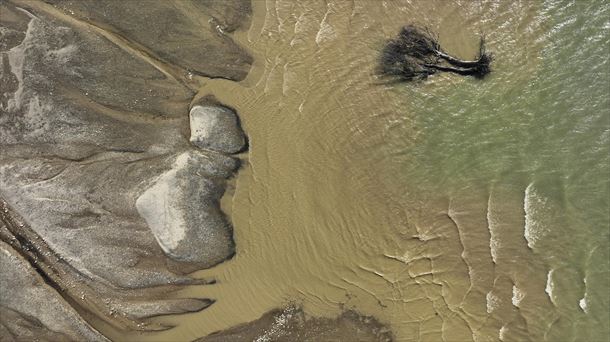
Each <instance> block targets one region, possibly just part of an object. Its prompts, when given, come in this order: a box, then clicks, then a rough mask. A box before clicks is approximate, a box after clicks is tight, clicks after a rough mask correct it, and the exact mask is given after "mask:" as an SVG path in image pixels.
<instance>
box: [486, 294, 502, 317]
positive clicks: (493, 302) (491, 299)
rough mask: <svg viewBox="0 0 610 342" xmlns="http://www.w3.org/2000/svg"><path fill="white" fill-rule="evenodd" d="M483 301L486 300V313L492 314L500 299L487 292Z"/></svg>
mask: <svg viewBox="0 0 610 342" xmlns="http://www.w3.org/2000/svg"><path fill="white" fill-rule="evenodd" d="M485 299H486V300H487V313H492V312H493V311H494V310H495V309H496V308H498V306H499V305H500V298H498V296H496V295H495V294H493V293H492V292H491V291H489V292H487V295H486V296H485Z"/></svg>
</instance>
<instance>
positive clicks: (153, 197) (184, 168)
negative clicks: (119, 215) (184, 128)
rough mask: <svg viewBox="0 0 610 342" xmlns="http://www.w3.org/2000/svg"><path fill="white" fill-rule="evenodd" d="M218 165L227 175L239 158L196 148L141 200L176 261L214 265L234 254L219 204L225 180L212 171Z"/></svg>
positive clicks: (142, 208) (146, 216)
mask: <svg viewBox="0 0 610 342" xmlns="http://www.w3.org/2000/svg"><path fill="white" fill-rule="evenodd" d="M219 165H224V166H226V167H227V168H226V169H225V170H222V171H225V173H226V174H228V173H229V172H230V170H232V169H233V168H234V167H235V162H234V161H233V159H231V158H229V157H224V156H220V155H216V156H215V155H206V154H202V153H200V152H197V151H189V152H185V153H182V154H180V155H179V156H178V157H177V158H176V159H175V162H174V164H173V166H172V169H171V170H169V171H167V172H165V173H164V174H162V175H161V176H160V177H159V178H158V179H157V180H156V181H155V183H154V184H153V185H152V186H151V187H150V188H148V189H147V190H146V191H144V193H142V195H141V196H140V197H139V198H138V199H137V201H136V207H137V209H138V212H139V213H140V215H141V216H142V217H143V218H144V219H145V220H146V222H147V224H148V226H149V227H150V229H151V231H152V232H153V234H154V235H155V238H156V240H157V242H158V243H159V245H160V246H161V248H162V249H163V251H164V252H165V253H166V254H167V255H169V256H170V257H172V258H174V259H176V260H179V261H188V262H196V263H199V264H203V265H205V266H208V267H209V266H211V265H214V264H216V263H219V262H221V261H223V260H225V259H227V258H229V257H230V256H232V255H233V253H234V247H233V240H232V234H231V233H232V231H231V228H230V226H229V224H228V222H227V221H226V219H225V217H224V215H223V213H222V212H221V211H220V208H219V205H218V201H219V200H220V197H221V196H222V194H223V193H224V184H223V182H220V181H219V180H218V178H217V177H218V173H219V172H218V171H219V170H212V168H217V167H218V166H219ZM222 171H221V172H222Z"/></svg>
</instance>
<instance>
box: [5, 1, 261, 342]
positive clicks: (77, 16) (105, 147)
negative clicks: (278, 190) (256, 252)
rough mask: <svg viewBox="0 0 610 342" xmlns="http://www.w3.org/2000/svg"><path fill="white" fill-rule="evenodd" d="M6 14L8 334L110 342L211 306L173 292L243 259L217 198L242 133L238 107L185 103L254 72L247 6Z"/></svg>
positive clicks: (34, 8) (66, 4)
mask: <svg viewBox="0 0 610 342" xmlns="http://www.w3.org/2000/svg"><path fill="white" fill-rule="evenodd" d="M174 5H176V6H174ZM0 14H1V25H0V26H1V30H2V33H3V37H2V44H1V46H0V48H1V51H0V56H1V59H2V63H1V65H2V69H1V70H0V71H1V73H0V76H1V77H0V78H1V79H2V89H1V92H2V103H1V108H0V109H1V112H0V150H1V151H2V152H1V153H0V209H1V210H2V213H1V214H0V228H1V230H0V233H1V234H0V236H1V237H2V244H1V245H0V248H1V249H2V252H3V253H2V254H1V255H2V260H1V261H2V263H1V268H0V269H1V272H2V283H1V289H0V305H1V307H2V312H3V314H2V315H1V323H2V325H1V328H2V330H1V334H2V339H3V340H4V339H5V338H6V339H7V340H13V339H15V340H23V339H32V338H41V339H64V340H106V337H104V335H108V336H115V337H116V336H121V334H123V333H126V332H129V331H141V332H150V331H155V330H159V329H161V330H163V329H167V328H169V327H170V326H168V325H163V324H154V323H150V322H149V321H148V320H147V319H148V318H150V317H155V316H159V315H167V314H180V313H186V312H193V311H199V310H202V309H205V308H207V307H208V306H210V305H211V304H212V303H213V302H214V300H212V299H209V298H175V297H172V296H171V294H172V293H174V292H175V291H177V290H178V289H180V288H183V287H184V286H187V285H194V284H200V285H201V284H206V283H209V282H213V279H196V278H192V277H190V276H189V275H188V273H190V272H192V271H194V270H197V269H201V268H208V267H211V266H213V265H216V264H218V263H220V262H223V261H224V260H226V259H228V258H231V257H232V256H233V255H234V253H235V246H234V243H233V238H232V227H231V225H230V223H229V221H228V220H227V218H226V217H225V215H224V214H223V213H222V211H221V210H220V206H219V199H220V197H221V196H222V195H223V193H224V191H225V183H226V180H227V179H229V178H231V177H233V176H234V174H235V172H236V171H237V169H238V167H239V160H238V158H236V156H234V154H235V153H236V152H238V151H242V150H243V148H244V147H245V141H246V138H245V134H244V132H243V131H242V130H241V128H240V127H239V119H238V118H237V113H235V112H234V111H231V110H229V109H227V108H225V107H224V106H223V105H222V104H219V103H213V104H210V103H208V104H205V103H199V104H198V105H197V104H195V103H191V102H192V100H193V98H194V96H195V94H196V93H197V89H198V88H199V87H200V86H201V84H203V83H204V82H206V80H207V79H209V78H211V77H213V78H226V79H228V80H233V81H239V80H241V79H243V78H244V77H245V76H246V75H247V73H248V71H249V69H250V65H251V62H252V58H251V57H250V55H248V54H247V53H246V52H245V51H244V50H243V49H242V48H241V47H240V46H239V45H237V44H236V43H234V42H233V40H232V39H231V36H230V33H231V32H233V31H234V30H237V29H240V28H241V27H242V25H247V23H248V18H249V15H250V4H249V2H246V1H229V2H223V3H222V4H221V3H218V2H193V3H186V2H180V1H178V2H176V3H172V2H157V3H155V6H151V7H150V6H141V3H140V2H134V1H131V2H130V1H128V2H121V3H119V2H112V1H77V2H72V1H50V2H42V1H41V2H36V1H8V2H4V1H3V2H2V3H1V4H0ZM201 105H205V106H206V107H201ZM209 112H212V114H213V115H208V116H206V115H205V114H206V113H209ZM193 113H196V114H197V115H193ZM189 114H190V115H189ZM193 125H196V126H197V127H196V128H197V129H198V130H199V131H197V130H196V129H193V127H192V126H193ZM202 132H203V133H207V135H206V134H202ZM189 140H190V141H189ZM191 141H192V142H193V143H191Z"/></svg>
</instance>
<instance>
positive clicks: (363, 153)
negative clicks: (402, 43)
mask: <svg viewBox="0 0 610 342" xmlns="http://www.w3.org/2000/svg"><path fill="white" fill-rule="evenodd" d="M540 7H541V6H540V3H539V2H536V1H523V2H516V1H500V2H496V1H493V2H491V1H490V2H486V1H482V2H473V1H463V2H462V1H435V2H432V1H367V0H365V1H300V2H297V1H292V0H277V1H254V15H253V21H252V26H251V28H250V30H249V31H248V32H239V33H237V35H236V37H237V41H239V42H240V43H241V44H242V45H243V46H245V47H246V48H247V49H248V50H249V51H251V52H252V54H253V55H254V59H255V65H254V67H253V70H252V71H251V73H250V75H249V76H248V78H247V79H246V80H245V81H243V82H240V83H234V82H230V81H225V80H222V79H218V80H210V81H209V82H208V83H207V84H206V85H205V86H204V87H203V88H202V89H201V92H200V94H201V95H205V94H208V93H211V94H213V95H214V96H216V97H217V98H218V99H219V100H220V101H222V102H224V103H227V104H229V105H231V106H233V107H235V108H236V109H237V111H238V112H239V114H240V117H241V120H242V124H243V126H244V128H245V130H246V132H247V134H248V136H249V139H250V150H249V152H248V153H247V154H244V156H243V157H244V158H246V161H247V162H246V163H244V164H245V166H244V167H243V169H242V170H241V171H240V173H239V176H238V178H237V180H236V184H235V192H234V196H233V197H230V196H228V197H225V201H224V207H225V209H226V211H228V212H230V213H231V217H232V221H233V223H234V227H235V232H234V234H235V240H236V244H237V249H238V252H237V255H236V256H235V258H233V259H232V260H230V261H228V262H225V263H223V264H221V265H219V266H218V267H215V268H212V269H209V270H206V271H202V272H199V275H201V276H202V277H214V278H216V279H218V283H217V284H215V285H210V286H205V287H199V288H193V289H190V290H189V291H185V292H184V293H183V295H184V296H202V297H209V298H215V299H216V300H217V302H216V303H215V304H214V305H212V306H211V307H210V308H208V309H206V310H204V311H202V312H200V313H197V314H191V315H185V316H180V317H173V318H171V319H167V318H164V319H163V321H164V322H166V321H168V320H169V321H171V322H173V323H177V324H178V327H177V328H176V329H173V330H170V331H167V332H162V333H159V334H157V335H155V336H151V337H150V338H151V340H158V341H165V340H178V339H179V340H189V339H193V338H195V337H199V336H203V335H206V334H209V333H211V332H214V331H218V330H223V329H227V328H229V327H232V326H234V325H236V324H239V323H243V322H247V321H252V320H255V319H257V318H259V317H260V316H261V315H262V314H264V313H265V312H267V311H269V310H272V309H274V308H276V307H280V306H283V305H285V304H287V303H293V302H294V303H298V304H301V305H303V307H304V310H305V311H306V312H307V313H308V314H311V315H315V316H323V317H330V316H335V315H338V314H340V312H342V310H344V309H345V308H352V309H355V310H357V311H359V312H361V313H363V314H366V315H373V316H375V317H377V318H378V319H379V320H380V321H381V322H382V323H385V324H388V325H389V327H390V328H391V329H392V330H393V333H394V336H395V337H396V339H397V340H399V341H416V340H429V341H440V340H452V341H468V340H477V341H487V340H489V341H492V340H498V339H502V340H524V339H532V340H540V339H543V338H544V339H548V340H558V339H559V336H562V335H561V334H562V333H564V332H565V331H571V330H570V329H568V328H567V327H568V326H569V325H571V323H570V322H567V323H566V319H565V316H562V315H563V314H566V315H572V314H574V312H575V310H576V311H577V310H580V309H579V308H578V307H571V306H570V307H568V306H565V307H563V306H562V303H561V302H562V299H558V300H557V302H556V303H552V302H551V300H549V294H548V286H549V285H548V283H549V281H548V279H547V278H548V269H547V268H546V267H545V264H544V263H543V262H542V261H540V259H539V258H537V256H536V255H535V253H533V252H532V250H531V249H529V248H528V245H527V243H528V241H526V240H525V238H524V233H523V229H524V228H523V227H524V226H525V224H526V222H525V220H526V215H525V213H524V196H525V197H527V196H528V194H527V193H525V194H524V191H523V190H524V189H526V188H528V181H527V180H526V179H516V180H515V179H511V180H510V182H509V181H506V182H504V183H503V182H502V181H499V182H497V183H496V184H493V185H489V184H480V187H479V188H473V187H470V188H468V189H463V190H462V191H459V190H457V191H452V192H451V193H445V192H439V193H432V192H430V191H426V189H425V188H424V189H420V188H417V187H416V185H415V184H413V182H410V180H409V179H407V177H405V175H404V173H402V171H401V170H400V169H399V167H397V166H396V164H397V163H396V161H398V160H400V161H401V162H403V156H402V155H401V150H400V149H397V148H396V143H394V142H395V141H400V144H403V145H405V146H407V145H412V144H418V142H419V140H418V139H419V135H418V134H419V133H418V132H419V131H418V129H417V127H416V125H415V122H414V120H413V119H412V118H411V117H410V116H409V115H408V113H410V111H409V110H410V109H409V107H408V106H409V105H408V101H406V100H405V98H404V97H405V96H408V95H409V94H408V93H407V94H405V93H401V92H397V91H395V90H391V89H389V88H390V87H389V86H386V85H382V84H380V83H379V80H378V79H377V78H376V77H375V75H374V67H375V64H376V59H377V56H378V51H379V50H380V48H381V47H382V44H383V40H384V39H386V38H389V37H391V36H393V35H395V34H396V32H397V31H398V29H399V28H400V26H401V25H404V24H406V23H412V22H415V23H419V24H425V25H428V26H430V27H431V28H432V29H433V30H436V31H437V32H438V33H439V34H440V40H441V43H442V45H443V46H444V47H445V48H446V49H447V50H448V51H451V52H452V53H454V54H456V55H458V56H462V57H465V58H469V57H472V56H474V54H475V52H476V49H477V44H478V33H479V32H491V33H492V37H493V38H494V39H490V49H491V50H492V51H495V52H496V53H500V54H503V55H504V56H505V58H502V59H500V60H498V61H497V64H496V65H497V67H498V68H500V69H501V68H503V67H507V66H511V65H517V64H519V65H520V68H521V69H520V72H519V74H518V75H514V76H513V77H512V78H511V81H510V82H513V83H517V82H524V83H527V82H528V79H529V78H530V77H532V75H531V74H529V73H528V72H527V71H528V70H531V71H533V70H535V69H536V68H537V67H538V63H539V59H538V58H536V56H537V55H538V54H539V53H540V50H541V49H542V45H541V43H538V42H537V40H536V39H537V38H539V37H540V36H542V35H543V33H544V32H546V30H547V28H546V27H545V26H544V24H542V23H540V22H538V21H536V20H535V18H536V16H537V15H538V14H539V10H540ZM494 31H495V32H496V33H495V35H494V33H493V32H494ZM523 46H526V47H527V48H525V49H518V48H517V47H523ZM494 49H495V50H494ZM463 82H466V81H465V80H464V79H461V78H458V77H454V76H442V77H437V78H433V79H431V80H430V81H429V82H427V83H426V84H424V85H419V86H418V87H420V88H423V90H422V92H425V91H427V90H430V91H434V92H435V94H437V95H439V94H442V93H443V92H447V91H451V89H456V88H459V87H460V86H461V85H462V83H463ZM435 88H436V90H434V89H435ZM439 89H440V90H439ZM439 96H441V95H439ZM422 101H431V102H434V101H438V98H437V97H435V96H433V95H431V96H429V97H428V98H427V99H423V100H422ZM397 108H400V109H401V110H397ZM405 113H407V115H405ZM516 178H519V176H516ZM513 181H514V182H513ZM505 183H506V184H505ZM515 183H517V184H521V185H522V187H521V188H519V189H515V188H514V187H513V185H514V184H515ZM473 189H474V190H473ZM500 242H501V243H500ZM524 265H528V267H524ZM581 280H582V279H580V280H577V281H581ZM558 286H559V287H561V284H559V285H558ZM545 289H547V291H545ZM579 295H582V293H580V294H579ZM574 296H577V295H574ZM575 298H576V300H578V298H580V297H575ZM568 321H569V319H568ZM591 324H593V323H591ZM591 324H589V323H583V325H582V327H583V328H586V327H591V326H592V325H591ZM557 327H559V328H557ZM562 327H565V329H564V328H562Z"/></svg>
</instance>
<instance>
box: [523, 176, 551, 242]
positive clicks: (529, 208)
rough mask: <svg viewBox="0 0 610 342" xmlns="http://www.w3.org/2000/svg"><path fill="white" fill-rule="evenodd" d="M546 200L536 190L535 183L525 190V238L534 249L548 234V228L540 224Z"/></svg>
mask: <svg viewBox="0 0 610 342" xmlns="http://www.w3.org/2000/svg"><path fill="white" fill-rule="evenodd" d="M546 202H547V200H546V198H544V197H542V196H540V195H539V194H538V193H537V192H536V189H535V188H534V183H530V185H528V186H527V188H525V196H524V199H523V210H524V211H525V229H524V236H525V239H526V240H527V246H528V247H529V248H531V249H533V248H534V246H535V245H536V243H538V241H540V239H541V238H542V237H543V236H544V235H545V234H546V227H545V226H544V225H543V224H542V222H540V216H541V215H542V210H544V208H545V207H546Z"/></svg>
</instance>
